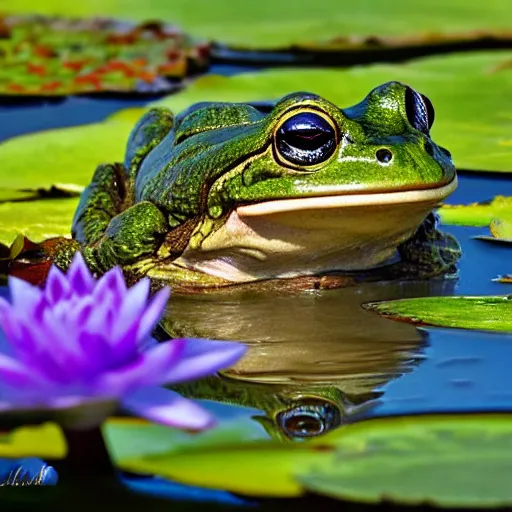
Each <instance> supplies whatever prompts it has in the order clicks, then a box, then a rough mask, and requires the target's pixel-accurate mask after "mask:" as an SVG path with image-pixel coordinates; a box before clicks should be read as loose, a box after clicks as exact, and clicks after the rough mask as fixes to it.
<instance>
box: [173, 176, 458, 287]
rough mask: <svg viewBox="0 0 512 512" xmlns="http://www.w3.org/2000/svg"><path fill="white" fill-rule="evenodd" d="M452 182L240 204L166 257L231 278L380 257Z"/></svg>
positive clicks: (357, 264) (379, 260)
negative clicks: (200, 237)
mask: <svg viewBox="0 0 512 512" xmlns="http://www.w3.org/2000/svg"><path fill="white" fill-rule="evenodd" d="M456 186H457V181H456V178H455V179H454V180H453V181H452V182H450V183H449V184H447V185H443V186H442V187H437V188H432V189H422V190H401V191H394V192H378V193H377V192H375V193H364V194H345V195H341V194H339V195H323V196H315V197H304V198H299V199H282V200H275V201H266V202H263V203H257V204H252V205H245V206H240V207H238V208H237V209H236V210H234V211H232V212H231V214H230V215H229V216H228V218H227V219H226V220H225V222H224V223H223V224H222V225H221V226H220V227H219V228H218V229H216V230H214V231H213V232H212V233H210V234H209V235H208V236H206V237H205V238H204V239H203V240H202V242H201V243H200V244H199V246H197V245H196V246H188V247H187V248H186V249H185V251H184V252H183V254H182V255H181V256H180V257H179V258H178V259H177V260H175V261H174V264H176V265H179V266H184V267H186V268H192V269H195V270H198V271H200V272H204V273H206V274H210V275H213V276H217V277H221V278H223V279H227V280H228V281H232V282H244V281H254V280H259V279H266V278H275V277H294V276H299V275H308V274H317V273H322V272H326V271H331V270H341V271H357V270H365V269H369V268H372V267H376V266H379V265H383V264H386V263H388V262H389V261H390V260H392V259H393V258H394V257H395V256H396V248H397V247H398V245H400V244H401V243H402V242H404V241H405V240H407V239H409V238H410V237H411V236H412V235H413V233H414V232H415V231H416V230H417V229H418V227H419V226H420V225H421V223H422V222H423V221H424V220H425V217H426V216H427V215H428V213H429V212H430V211H431V210H432V209H433V208H434V207H436V206H437V205H438V204H439V203H440V202H441V201H442V200H443V199H444V198H445V197H447V196H448V195H449V194H450V193H451V192H453V190H455V188H456Z"/></svg>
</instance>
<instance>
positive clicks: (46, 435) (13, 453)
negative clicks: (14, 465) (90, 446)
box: [0, 423, 67, 459]
mask: <svg viewBox="0 0 512 512" xmlns="http://www.w3.org/2000/svg"><path fill="white" fill-rule="evenodd" d="M66 453H67V447H66V441H65V439H64V435H63V434H62V431H61V430H60V428H59V427H58V426H57V425H56V424H55V423H44V424H43V425H38V426H30V427H19V428H17V429H15V430H12V431H11V432H6V433H2V434H1V435H0V457H13V458H14V457H16V458H21V457H41V458H43V459H44V458H49V459H62V458H63V457H65V456H66Z"/></svg>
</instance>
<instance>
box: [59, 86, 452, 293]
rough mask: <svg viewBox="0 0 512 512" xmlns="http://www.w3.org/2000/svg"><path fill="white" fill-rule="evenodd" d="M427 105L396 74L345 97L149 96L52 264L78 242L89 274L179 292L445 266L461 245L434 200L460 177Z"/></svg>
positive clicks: (63, 262)
mask: <svg viewBox="0 0 512 512" xmlns="http://www.w3.org/2000/svg"><path fill="white" fill-rule="evenodd" d="M434 116H435V114H434V108H433V106H432V103H431V101H430V100H429V99H428V98H427V97H426V96H425V95H423V94H421V93H419V92H417V91H416V90H415V89H413V88H412V87H410V86H409V85H407V84H404V83H402V82H398V81H391V82H387V83H385V84H382V85H380V86H377V87H375V88H374V89H372V90H371V91H370V92H369V93H368V95H367V96H366V97H365V98H364V99H363V100H362V101H361V102H359V103H357V104H356V105H354V106H351V107H348V108H340V107H338V106H337V105H336V104H334V103H332V102H330V101H329V100H328V99H325V98H323V97H321V96H319V95H317V94H314V93H309V92H294V93H290V94H287V95H285V96H284V97H282V98H280V99H278V100H275V101H268V102H252V103H250V102H248V103H228V102H201V103H197V104H194V105H192V106H190V107H189V108H187V109H186V110H184V111H182V112H181V113H178V114H174V113H173V112H172V111H171V110H169V109H167V108H164V107H155V108H151V109H149V110H148V111H147V112H146V113H145V114H144V115H143V116H142V117H141V118H140V120H139V121H138V122H137V123H136V125H135V126H134V128H133V129H132V131H131V134H130V135H129V138H128V141H127V146H126V153H125V158H124V162H122V163H119V162H118V163H107V164H100V165H99V166H98V167H97V169H96V171H95V172H94V175H93V177H92V180H91V183H90V184H89V185H88V186H87V188H86V189H85V190H84V192H83V193H82V195H81V199H80V202H79V204H78V207H77V210H76V212H75V215H74V218H73V222H72V230H71V232H72V240H69V243H59V244H54V247H56V248H57V249H56V250H55V251H54V254H53V255H52V257H53V261H54V263H55V264H56V265H57V266H59V267H61V268H63V269H65V268H67V266H68V265H69V264H70V262H71V260H72V257H73V255H74V253H75V252H76V251H81V252H82V253H83V255H84V258H85V260H86V262H87V264H88V266H89V267H90V268H91V270H92V271H93V272H94V273H95V274H97V275H100V274H102V273H104V272H106V271H107V270H108V269H110V268H112V267H114V266H116V265H119V266H121V268H122V269H123V271H124V274H125V276H126V277H127V279H128V280H129V281H130V280H132V281H137V280H138V279H140V278H141V277H144V276H148V277H149V278H150V279H151V281H152V282H156V283H160V285H171V286H172V287H174V288H175V289H177V290H186V289H194V290H197V289H199V290H202V289H203V290H204V289H211V288H216V289H218V288H222V287H229V286H231V285H243V284H254V283H264V282H267V283H268V282H271V283H280V282H281V283H282V282H284V281H290V280H292V281H293V280H294V279H300V278H303V277H304V276H306V277H313V278H314V279H316V278H320V277H321V276H325V275H327V276H328V275H331V274H332V273H337V274H339V275H352V276H354V275H356V276H358V275H361V276H372V275H376V276H378V278H379V279H380V278H392V279H395V278H405V279H411V278H419V279H426V278H431V277H435V276H440V275H447V274H450V273H451V274H453V273H454V272H456V263H457V260H458V258H459V257H460V255H461V250H460V246H459V244H458V242H457V241H456V239H455V238H454V237H452V236H451V235H449V234H447V233H443V232H442V231H440V229H439V218H438V217H437V214H436V213H435V209H436V207H437V206H438V205H439V204H440V203H441V202H442V201H443V200H444V199H445V198H446V197H447V196H448V195H449V194H451V193H452V192H453V191H454V190H455V188H456V186H457V174H456V170H455V166H454V164H453V161H452V158H451V154H450V153H449V151H448V150H446V149H445V148H443V147H441V146H439V145H437V144H436V143H435V142H434V141H433V140H432V139H431V136H430V130H431V127H432V124H433V122H434ZM308 282H310V281H308Z"/></svg>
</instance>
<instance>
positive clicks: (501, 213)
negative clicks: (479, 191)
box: [439, 196, 512, 226]
mask: <svg viewBox="0 0 512 512" xmlns="http://www.w3.org/2000/svg"><path fill="white" fill-rule="evenodd" d="M439 214H440V215H441V220H442V221H443V223H444V224H456V225H461V226H489V225H490V224H491V222H492V221H493V220H494V219H500V218H502V217H508V216H510V217H512V196H496V197H495V198H494V199H493V200H492V201H484V202H481V203H472V204H468V205H459V204H457V205H452V204H445V205H443V206H442V207H441V208H440V209H439Z"/></svg>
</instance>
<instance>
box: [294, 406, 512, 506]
mask: <svg viewBox="0 0 512 512" xmlns="http://www.w3.org/2000/svg"><path fill="white" fill-rule="evenodd" d="M328 437H329V439H328V440H327V439H326V441H327V442H333V443H334V444H335V445H336V457H335V458H334V459H331V461H330V463H329V464H328V465H323V467H319V468H314V469H305V470H299V471H298V472H299V473H300V474H299V476H298V478H297V479H298V481H299V482H300V483H301V484H302V485H304V486H305V487H306V488H307V489H309V490H310V491H314V492H317V493H321V494H326V495H328V496H331V497H335V498H341V499H344V500H354V501H357V502H372V503H374V502H379V501H383V500H385V501H390V500H391V501H394V502H398V503H400V504H407V505H417V504H426V503H428V504H429V505H435V506H441V507H459V508H462V507H494V506H500V507H503V506H507V505H511V504H512V485H511V476H510V471H511V468H512V463H511V461H510V452H511V450H512V416H511V415H509V414H503V415H498V414H496V415H493V414H489V415H467V416H464V415H460V416H453V415H446V416H444V415H439V416H415V417H398V418H386V419H375V420H370V421H365V422H362V423H358V424H353V425H350V426H348V427H347V428H345V429H343V430H340V431H338V432H335V433H333V434H330V435H329V436H328ZM310 468H311V466H310Z"/></svg>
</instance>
